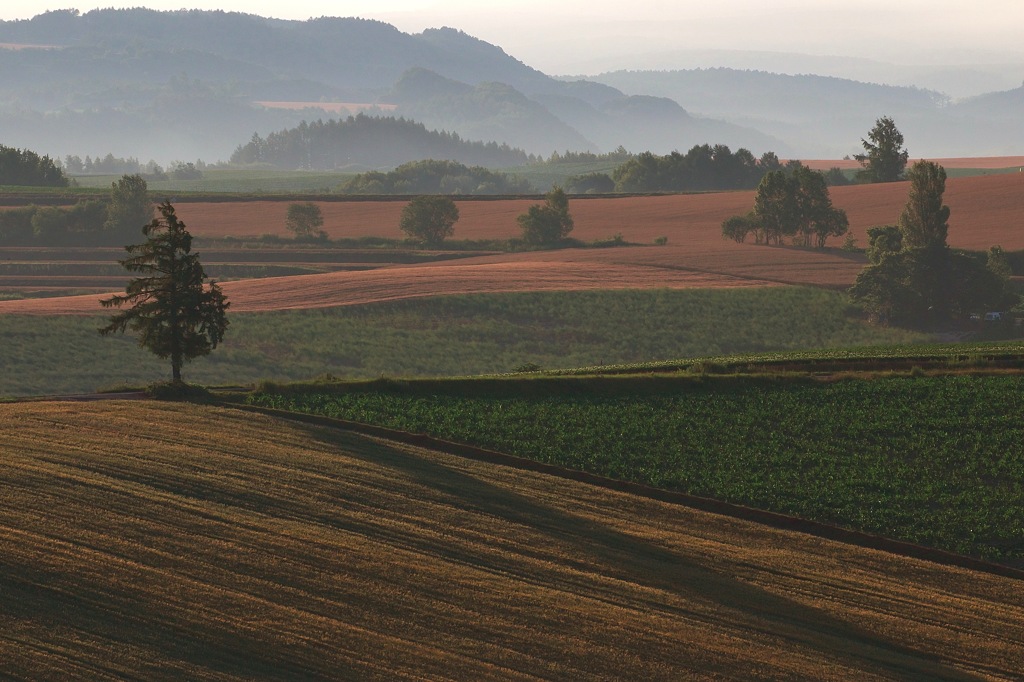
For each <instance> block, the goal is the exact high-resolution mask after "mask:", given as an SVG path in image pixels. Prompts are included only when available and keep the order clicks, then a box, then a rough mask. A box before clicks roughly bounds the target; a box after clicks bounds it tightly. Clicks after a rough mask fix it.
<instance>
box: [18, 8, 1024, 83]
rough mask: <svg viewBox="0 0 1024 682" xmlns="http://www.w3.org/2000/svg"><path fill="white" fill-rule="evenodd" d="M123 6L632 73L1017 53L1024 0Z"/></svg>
mask: <svg viewBox="0 0 1024 682" xmlns="http://www.w3.org/2000/svg"><path fill="white" fill-rule="evenodd" d="M69 6H77V8H78V9H79V10H81V11H82V12H86V11H89V10H91V9H94V8H96V7H111V6H113V7H120V6H122V5H121V4H119V3H118V2H116V1H115V2H111V0H103V1H102V2H99V3H96V4H89V3H81V2H78V3H75V1H74V0H55V1H52V2H51V0H42V1H39V0H3V3H2V6H0V19H5V20H10V19H27V18H30V17H32V16H34V15H36V14H40V13H42V12H45V11H47V10H49V9H61V8H67V7H69ZM124 6H129V7H131V6H145V7H150V8H152V9H160V10H174V9H180V8H182V7H185V8H190V9H191V8H195V9H223V10H227V11H238V12H246V13H249V14H258V15H261V16H271V17H278V18H282V19H302V20H304V19H308V18H310V17H319V16H359V17H364V18H369V19H380V20H381V21H386V22H388V23H390V24H393V25H395V26H396V27H398V28H399V29H400V30H402V31H405V32H407V33H418V32H420V31H422V30H423V29H424V28H432V27H440V26H451V27H453V28H458V29H461V30H463V31H465V32H467V33H469V34H471V35H473V36H476V37H477V38H481V39H483V40H486V41H487V42H489V43H494V44H496V45H499V46H501V47H502V48H503V49H504V50H505V51H506V52H508V53H509V54H511V55H512V56H514V57H516V58H518V59H520V60H522V61H524V62H526V63H527V64H529V65H530V66H533V67H535V68H538V69H541V70H542V71H545V72H548V73H555V74H569V73H581V72H586V71H592V70H593V69H594V68H612V65H614V66H615V68H640V67H645V66H649V61H650V59H649V58H650V57H651V55H653V54H656V53H668V52H671V51H678V50H690V49H740V50H770V51H776V52H805V53H811V54H818V55H844V56H861V57H869V58H873V59H881V60H887V61H896V62H899V63H904V64H941V63H953V62H967V61H976V62H987V61H1001V60H1002V58H1004V57H1005V55H999V54H998V53H1013V54H1014V56H1015V57H1016V59H1017V60H1021V59H1022V58H1024V46H1022V45H1021V36H1022V30H1021V27H1022V26H1024V2H1022V0H976V1H975V2H965V0H842V1H833V0H772V1H771V2H765V0H715V1H714V2H706V1H704V0H699V1H687V0H683V1H680V0H647V1H643V0H641V2H635V3H630V2H622V0H615V1H614V2H610V1H605V0H601V1H594V0H591V1H586V0H560V1H558V2H551V1H550V0H544V1H541V0H507V1H506V0H487V1H486V2H481V1H480V0H472V1H464V0H455V1H451V0H449V1H447V2H434V1H431V0H376V1H363V0H359V1H355V2H326V1H323V0H291V1H290V2H287V3H286V2H268V1H266V0H245V1H242V0H191V1H190V0H142V1H138V0H136V1H133V2H131V3H128V4H126V5H124Z"/></svg>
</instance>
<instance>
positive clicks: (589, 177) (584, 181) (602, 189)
mask: <svg viewBox="0 0 1024 682" xmlns="http://www.w3.org/2000/svg"><path fill="white" fill-rule="evenodd" d="M565 189H566V190H568V191H569V192H571V193H572V194H607V193H609V192H614V191H615V181H614V180H612V179H611V177H610V176H609V175H608V174H607V173H584V174H583V175H573V176H571V177H570V178H568V179H567V180H566V181H565Z"/></svg>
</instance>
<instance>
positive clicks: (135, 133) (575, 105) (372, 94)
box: [0, 9, 787, 165]
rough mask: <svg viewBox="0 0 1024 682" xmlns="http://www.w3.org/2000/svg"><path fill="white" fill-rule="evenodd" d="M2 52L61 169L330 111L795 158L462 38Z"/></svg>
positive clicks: (71, 40)
mask: <svg viewBox="0 0 1024 682" xmlns="http://www.w3.org/2000/svg"><path fill="white" fill-rule="evenodd" d="M0 43H7V44H15V45H23V46H25V45H27V46H36V47H34V48H29V49H2V50H0V72H2V73H4V74H5V78H4V79H3V82H2V83H0V96H2V102H3V103H2V104H0V125H2V126H3V130H4V131H5V135H7V136H8V137H9V139H8V142H9V143H11V144H17V145H19V146H23V147H31V148H33V149H38V150H40V151H41V152H45V153H49V154H51V155H53V156H57V157H61V156H63V155H65V154H83V153H85V152H86V151H87V150H97V149H100V150H109V151H111V152H113V153H114V154H115V155H118V156H136V157H139V158H154V157H155V158H162V159H166V158H178V159H180V158H195V157H203V158H205V159H207V160H215V159H217V158H227V157H228V156H229V155H230V154H231V153H232V151H233V150H234V149H235V148H236V147H237V145H239V144H244V143H245V141H246V140H248V139H249V138H250V137H251V135H252V134H253V133H254V132H255V133H257V134H259V135H263V136H266V135H267V134H269V133H270V132H272V131H274V130H280V129H282V128H285V127H289V126H295V125H298V124H299V122H301V121H303V120H305V121H310V122H311V121H313V120H316V119H317V118H324V119H326V118H330V117H332V116H335V117H336V116H337V114H336V113H335V112H332V111H329V110H328V109H327V108H323V109H320V108H316V107H317V105H318V104H319V103H321V102H346V103H356V104H359V105H364V106H372V105H376V104H381V103H387V104H391V105H392V107H391V108H390V109H389V112H391V111H393V113H394V114H395V115H398V116H404V117H405V118H411V119H414V120H417V121H420V122H423V123H424V124H425V125H427V126H428V127H429V128H436V129H443V130H446V131H449V132H452V133H457V134H458V135H460V136H461V137H462V138H464V139H478V140H484V141H494V142H496V143H498V144H508V145H510V146H512V147H519V148H522V149H524V150H526V151H527V152H529V153H536V154H550V153H551V152H552V151H555V150H560V151H565V150H577V151H580V150H590V151H595V152H600V151H606V150H609V149H615V148H616V147H618V146H620V145H623V146H627V147H629V148H631V149H638V150H646V149H650V150H651V151H655V152H659V153H665V152H668V151H671V150H674V149H685V148H689V147H690V146H692V145H694V144H701V143H705V142H720V143H723V144H729V145H731V146H734V147H739V146H746V147H750V148H752V149H754V151H764V150H768V149H771V150H775V151H779V152H780V153H785V152H786V151H787V150H786V148H785V145H784V144H783V143H782V142H780V141H779V140H776V139H772V138H771V137H770V136H767V135H763V134H760V133H758V132H757V131H754V130H749V129H746V128H744V127H742V126H737V125H733V124H729V123H725V122H722V121H711V120H706V119H701V118H698V117H695V116H692V115H690V114H688V113H687V112H686V111H685V110H684V109H683V108H682V107H680V106H679V104H677V103H676V102H672V101H670V100H667V99H664V98H657V97H628V96H626V95H624V94H623V93H622V92H620V91H619V90H617V89H615V88H612V87H609V86H607V85H602V84H598V83H592V82H587V81H575V82H563V81H561V80H557V79H554V78H551V77H549V76H547V75H545V74H543V73H541V72H540V71H537V70H536V69H532V68H530V67H528V66H526V65H525V64H523V63H522V62H520V61H519V60H517V59H515V58H514V57H512V56H510V55H508V54H506V53H505V52H504V51H503V50H502V49H501V48H500V47H497V46H495V45H491V44H489V43H486V42H484V41H481V40H478V39H476V38H473V37H472V36H468V35H466V34H465V33H462V32H460V31H456V30H454V29H450V28H441V29H430V30H427V31H424V32H423V33H421V34H417V35H410V34H406V33H402V32H401V31H399V30H398V29H396V28H394V27H393V26H390V25H388V24H384V23H382V22H377V21H367V20H363V19H355V18H321V19H315V20H310V21H284V20H276V19H265V18H262V17H257V16H253V15H246V14H238V13H226V12H219V11H217V12H205V11H196V10H193V11H184V10H183V11H177V12H157V11H153V10H145V9H133V10H113V9H108V10H96V11H92V12H88V13H86V14H79V13H78V12H77V11H74V10H64V11H56V12H47V13H45V14H42V15H39V16H37V17H35V18H33V19H31V20H24V21H9V22H0ZM8 75H9V77H8ZM263 101H271V102H281V101H284V102H289V103H298V104H299V105H300V106H295V107H293V108H290V109H286V108H266V107H261V106H258V105H256V104H255V103H257V102H263ZM302 106H308V107H309V108H305V109H303V108H302ZM396 107H397V108H396ZM379 165H383V164H379Z"/></svg>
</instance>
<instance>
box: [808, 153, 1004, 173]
mask: <svg viewBox="0 0 1024 682" xmlns="http://www.w3.org/2000/svg"><path fill="white" fill-rule="evenodd" d="M916 160H917V159H911V160H910V163H913V162H914V161H916ZM927 160H928V161H934V162H935V163H937V164H939V165H940V166H942V167H943V168H949V169H953V168H981V169H985V170H998V169H1001V168H1021V167H1024V156H961V157H956V158H952V159H927ZM801 163H803V164H804V165H805V166H807V167H808V168H813V169H815V170H828V169H829V168H841V169H843V170H851V169H855V168H856V169H859V168H861V165H860V162H859V161H857V160H856V159H832V160H829V159H811V160H810V161H801Z"/></svg>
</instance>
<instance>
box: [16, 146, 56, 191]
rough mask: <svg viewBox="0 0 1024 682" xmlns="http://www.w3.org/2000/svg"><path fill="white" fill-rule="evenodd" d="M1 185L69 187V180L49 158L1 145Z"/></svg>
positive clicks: (26, 150)
mask: <svg viewBox="0 0 1024 682" xmlns="http://www.w3.org/2000/svg"><path fill="white" fill-rule="evenodd" d="M0 185H25V186H32V187H67V186H68V179H67V177H66V176H65V175H64V171H63V170H62V169H61V168H60V166H58V165H57V164H56V163H55V162H54V160H53V159H51V158H50V157H49V156H39V155H38V154H36V153H35V152H33V151H31V150H28V149H15V148H14V147H7V146H5V145H2V144H0Z"/></svg>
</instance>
